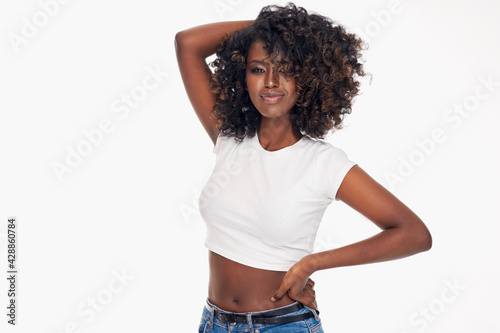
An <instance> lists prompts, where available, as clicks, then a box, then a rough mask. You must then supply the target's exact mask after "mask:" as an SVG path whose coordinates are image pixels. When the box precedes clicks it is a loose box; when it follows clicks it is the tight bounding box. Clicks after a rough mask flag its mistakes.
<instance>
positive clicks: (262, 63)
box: [249, 59, 269, 65]
mask: <svg viewBox="0 0 500 333" xmlns="http://www.w3.org/2000/svg"><path fill="white" fill-rule="evenodd" d="M252 62H255V63H258V64H261V65H268V64H269V63H268V62H267V61H264V60H256V59H254V60H252V61H250V62H249V64H251V63H252Z"/></svg>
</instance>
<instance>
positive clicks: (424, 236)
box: [414, 223, 432, 252]
mask: <svg viewBox="0 0 500 333" xmlns="http://www.w3.org/2000/svg"><path fill="white" fill-rule="evenodd" d="M414 233H415V234H414V238H415V240H416V247H417V249H418V252H425V251H429V250H430V249H431V248H432V235H431V233H430V231H429V229H427V227H426V226H425V225H424V224H423V223H422V224H421V226H420V227H419V228H418V230H416V231H415V232H414Z"/></svg>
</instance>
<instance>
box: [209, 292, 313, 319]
mask: <svg viewBox="0 0 500 333" xmlns="http://www.w3.org/2000/svg"><path fill="white" fill-rule="evenodd" d="M297 304H301V303H299V302H294V303H292V304H289V305H285V306H283V307H279V308H274V309H270V310H264V311H256V312H231V311H226V310H224V309H221V308H219V307H218V306H216V305H214V304H212V303H210V300H209V299H208V297H207V300H206V305H205V307H206V308H207V310H208V311H210V312H213V309H217V310H218V311H219V312H223V313H227V314H235V315H252V316H266V315H267V314H269V313H272V312H274V311H276V310H281V309H286V308H292V307H296V306H297ZM304 307H305V308H307V309H308V310H309V311H311V312H312V313H313V314H314V317H315V318H316V319H318V315H319V311H317V310H314V309H313V308H310V307H308V306H305V305H304Z"/></svg>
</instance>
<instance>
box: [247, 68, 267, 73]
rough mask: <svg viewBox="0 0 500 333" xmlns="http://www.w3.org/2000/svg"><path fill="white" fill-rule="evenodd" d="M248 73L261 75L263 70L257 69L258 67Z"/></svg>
mask: <svg viewBox="0 0 500 333" xmlns="http://www.w3.org/2000/svg"><path fill="white" fill-rule="evenodd" d="M250 72H252V73H263V72H264V70H263V69H262V68H259V67H254V68H252V69H251V70H250Z"/></svg>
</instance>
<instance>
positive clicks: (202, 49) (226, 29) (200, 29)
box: [175, 20, 253, 59]
mask: <svg viewBox="0 0 500 333" xmlns="http://www.w3.org/2000/svg"><path fill="white" fill-rule="evenodd" d="M252 23H253V20H247V21H228V22H217V23H209V24H204V25H200V26H196V27H193V28H189V29H186V30H183V31H179V32H178V33H177V34H176V35H175V47H176V50H177V52H179V51H182V50H188V51H189V52H191V53H194V54H196V55H197V56H199V57H203V58H204V59H205V58H207V57H209V56H211V55H212V54H214V53H215V51H216V49H217V46H218V45H219V43H220V41H221V39H222V38H223V37H224V36H225V35H228V36H231V35H232V34H233V33H234V32H235V31H237V30H241V29H244V28H246V27H247V26H249V25H250V24H252Z"/></svg>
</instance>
